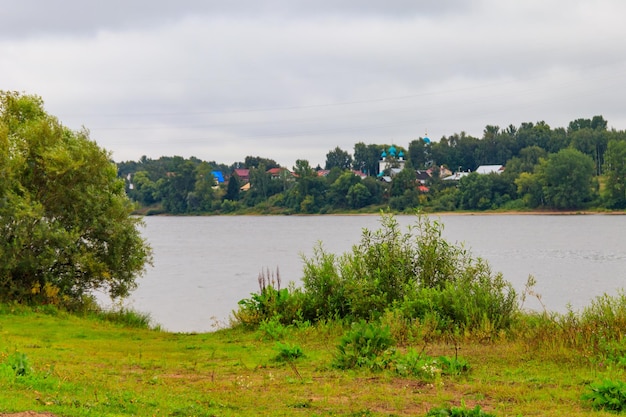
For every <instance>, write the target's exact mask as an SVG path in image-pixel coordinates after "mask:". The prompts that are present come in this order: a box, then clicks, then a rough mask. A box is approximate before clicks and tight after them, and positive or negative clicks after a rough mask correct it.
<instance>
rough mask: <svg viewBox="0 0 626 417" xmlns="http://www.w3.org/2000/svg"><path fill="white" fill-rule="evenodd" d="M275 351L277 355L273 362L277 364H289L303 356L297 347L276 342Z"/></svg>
mask: <svg viewBox="0 0 626 417" xmlns="http://www.w3.org/2000/svg"><path fill="white" fill-rule="evenodd" d="M276 350H277V351H278V354H277V355H276V357H275V360H277V361H279V362H291V361H294V360H296V359H298V358H300V357H302V356H304V352H303V351H302V348H301V347H300V346H298V345H290V344H288V343H280V342H277V343H276Z"/></svg>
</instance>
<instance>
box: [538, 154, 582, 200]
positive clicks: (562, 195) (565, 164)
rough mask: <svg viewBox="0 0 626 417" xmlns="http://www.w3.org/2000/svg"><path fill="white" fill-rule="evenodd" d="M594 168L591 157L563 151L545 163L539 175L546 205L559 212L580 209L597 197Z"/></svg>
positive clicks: (540, 168)
mask: <svg viewBox="0 0 626 417" xmlns="http://www.w3.org/2000/svg"><path fill="white" fill-rule="evenodd" d="M593 174H594V164H593V160H592V159H591V157H590V156H588V155H585V154H583V153H582V152H580V151H578V150H576V149H573V148H566V149H562V150H560V151H559V152H557V153H555V154H551V155H550V156H548V158H547V159H542V160H541V161H540V163H539V165H538V166H537V169H536V170H535V175H537V178H538V180H539V183H540V184H541V187H542V192H543V197H544V199H545V204H546V205H547V206H548V207H552V208H556V209H578V208H581V207H583V205H584V204H585V203H587V202H589V201H590V200H591V199H592V198H593V197H594V182H593Z"/></svg>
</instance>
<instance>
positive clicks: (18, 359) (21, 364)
mask: <svg viewBox="0 0 626 417" xmlns="http://www.w3.org/2000/svg"><path fill="white" fill-rule="evenodd" d="M6 365H7V366H8V367H9V368H11V369H12V370H13V372H14V373H15V375H16V376H26V375H28V374H30V373H31V371H32V367H31V366H30V361H29V359H28V356H26V354H25V353H22V352H14V353H12V354H10V355H9V356H8V357H7V358H6Z"/></svg>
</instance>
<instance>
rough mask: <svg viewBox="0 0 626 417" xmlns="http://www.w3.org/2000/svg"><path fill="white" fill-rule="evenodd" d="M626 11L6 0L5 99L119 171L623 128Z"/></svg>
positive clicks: (0, 11)
mask: <svg viewBox="0 0 626 417" xmlns="http://www.w3.org/2000/svg"><path fill="white" fill-rule="evenodd" d="M625 17H626V1H623V0H586V1H581V0H431V1H426V0H384V1H383V0H379V1H378V0H307V1H304V0H302V1H299V0H267V1H265V0H241V1H237V0H232V1H226V0H220V1H212V0H171V1H165V0H123V1H122V0H107V1H97V0H93V1H86V0H39V1H38V0H20V1H19V2H18V1H9V0H0V81H1V82H0V89H3V90H16V91H20V92H25V93H28V94H35V95H39V96H41V97H42V98H43V100H44V102H45V106H46V109H47V111H48V112H49V113H50V114H53V115H55V116H57V117H58V118H59V120H61V122H62V123H63V124H65V125H66V126H68V127H70V128H72V129H80V128H81V127H82V126H84V127H85V128H87V129H89V130H90V132H91V137H92V139H94V140H96V141H97V142H98V143H99V144H100V145H101V146H102V147H104V148H106V149H107V150H109V151H110V152H111V153H112V156H113V158H114V159H115V160H116V161H125V160H138V159H139V158H140V157H141V156H142V155H146V156H148V157H150V158H158V157H160V156H173V155H180V156H184V157H190V156H196V157H198V158H200V159H204V160H209V161H212V160H214V161H217V162H220V163H225V164H231V163H233V162H236V161H243V160H244V158H245V157H246V156H247V155H252V156H263V157H267V158H272V159H275V160H276V161H277V162H278V163H280V164H281V165H283V166H287V167H292V166H293V164H294V162H295V160H296V159H307V160H309V162H310V163H311V165H312V166H315V165H317V164H321V165H324V162H325V159H326V153H327V152H328V151H329V150H331V149H334V148H335V147H336V146H339V147H341V148H342V149H344V150H347V151H349V152H350V153H352V152H353V146H354V144H355V143H356V142H365V143H366V144H369V143H377V144H382V143H394V144H396V145H400V146H405V147H407V146H408V144H409V142H410V141H411V140H413V139H416V138H418V137H422V136H425V135H426V134H427V135H428V136H429V137H430V138H431V139H432V140H439V139H440V138H441V137H442V136H449V135H452V134H454V133H460V132H461V131H465V132H466V133H468V134H470V135H473V136H476V137H481V136H482V132H483V129H484V128H485V126H486V125H498V126H500V127H502V128H504V127H506V126H508V125H510V124H513V125H515V126H519V125H520V124H521V123H522V122H537V121H540V120H544V121H545V122H546V123H548V124H549V125H550V126H551V127H553V128H554V127H566V126H567V124H568V123H569V122H570V121H571V120H574V119H577V118H581V117H583V118H591V117H592V116H594V115H603V116H604V118H605V119H606V120H608V124H609V127H610V128H615V129H618V130H624V129H626V98H625V94H626V53H625V52H626V24H625V23H624V18H625ZM503 162H505V161H494V163H503Z"/></svg>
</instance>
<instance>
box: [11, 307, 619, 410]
mask: <svg viewBox="0 0 626 417" xmlns="http://www.w3.org/2000/svg"><path fill="white" fill-rule="evenodd" d="M276 330H279V331H276ZM345 330H346V328H345V327H344V326H341V325H339V324H320V325H316V326H309V325H301V326H299V327H281V328H279V329H274V331H271V332H269V331H267V329H265V330H254V331H252V330H245V329H244V328H242V327H236V328H232V329H226V330H221V331H217V332H214V333H206V334H173V333H166V332H162V331H159V330H151V329H145V328H144V329H142V328H132V327H128V326H125V325H123V324H116V323H112V322H109V321H105V320H103V319H102V318H98V317H77V316H75V315H69V314H67V313H63V312H58V311H57V310H55V309H45V312H37V311H34V310H33V309H29V308H22V307H12V306H6V305H5V306H2V307H1V308H0V412H2V413H11V412H20V411H27V410H32V411H39V412H48V413H53V414H55V415H57V416H116V415H120V416H122V415H124V416H128V415H137V416H257V415H274V416H421V415H425V414H426V413H427V412H428V411H429V410H430V409H432V408H433V407H441V406H456V407H464V408H468V409H469V408H474V407H475V406H476V405H478V406H480V407H481V409H482V410H483V411H485V412H489V413H492V414H494V415H497V416H519V415H521V416H583V415H585V416H586V415H589V414H590V413H593V414H595V415H598V416H602V415H612V414H609V413H605V412H602V411H593V410H592V408H591V406H590V404H589V403H586V402H584V401H583V400H581V395H582V394H583V393H584V392H586V390H588V386H589V384H590V383H593V382H601V381H603V380H606V379H612V380H616V379H623V377H624V374H623V368H621V367H619V366H613V365H608V364H606V363H602V361H601V360H599V359H597V358H595V357H592V356H591V355H586V354H585V353H584V352H582V353H581V351H580V349H576V350H574V349H569V348H567V347H565V346H564V345H562V344H560V343H558V342H549V341H548V342H546V341H534V342H532V341H528V340H521V339H519V338H515V337H511V336H507V335H504V334H503V335H502V337H501V338H499V339H498V340H490V341H488V342H486V341H482V342H481V341H478V340H475V339H476V338H472V337H467V338H466V337H463V338H460V339H456V340H455V341H454V344H453V343H452V342H451V341H449V340H448V341H446V340H445V338H440V339H439V340H437V341H433V342H430V343H425V342H424V341H423V340H422V341H419V340H414V341H412V342H408V343H404V344H402V345H400V346H397V347H396V348H397V349H398V351H406V350H408V349H410V348H415V349H416V350H417V351H420V352H421V351H423V354H424V355H429V356H432V357H438V356H440V355H443V356H448V357H456V356H457V355H458V356H459V357H462V358H464V359H465V360H466V361H467V362H468V364H469V366H470V369H469V371H467V372H463V373H462V374H460V375H451V376H450V375H434V376H433V377H432V378H426V379H424V378H417V377H401V376H399V375H398V373H397V372H393V371H392V370H390V369H384V370H380V371H372V370H371V369H367V368H357V369H352V370H340V369H336V368H335V367H333V366H332V363H333V358H334V355H335V354H336V352H337V344H338V343H339V340H340V338H341V335H342V334H343V333H344V332H345ZM278 342H281V343H283V345H280V346H283V347H284V346H292V347H293V346H297V347H299V348H300V349H301V351H302V353H303V356H302V357H298V358H293V359H292V360H287V361H285V360H283V361H281V360H279V358H278V357H279V356H280V355H279V353H280V350H281V349H280V346H279V345H277V344H278Z"/></svg>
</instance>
